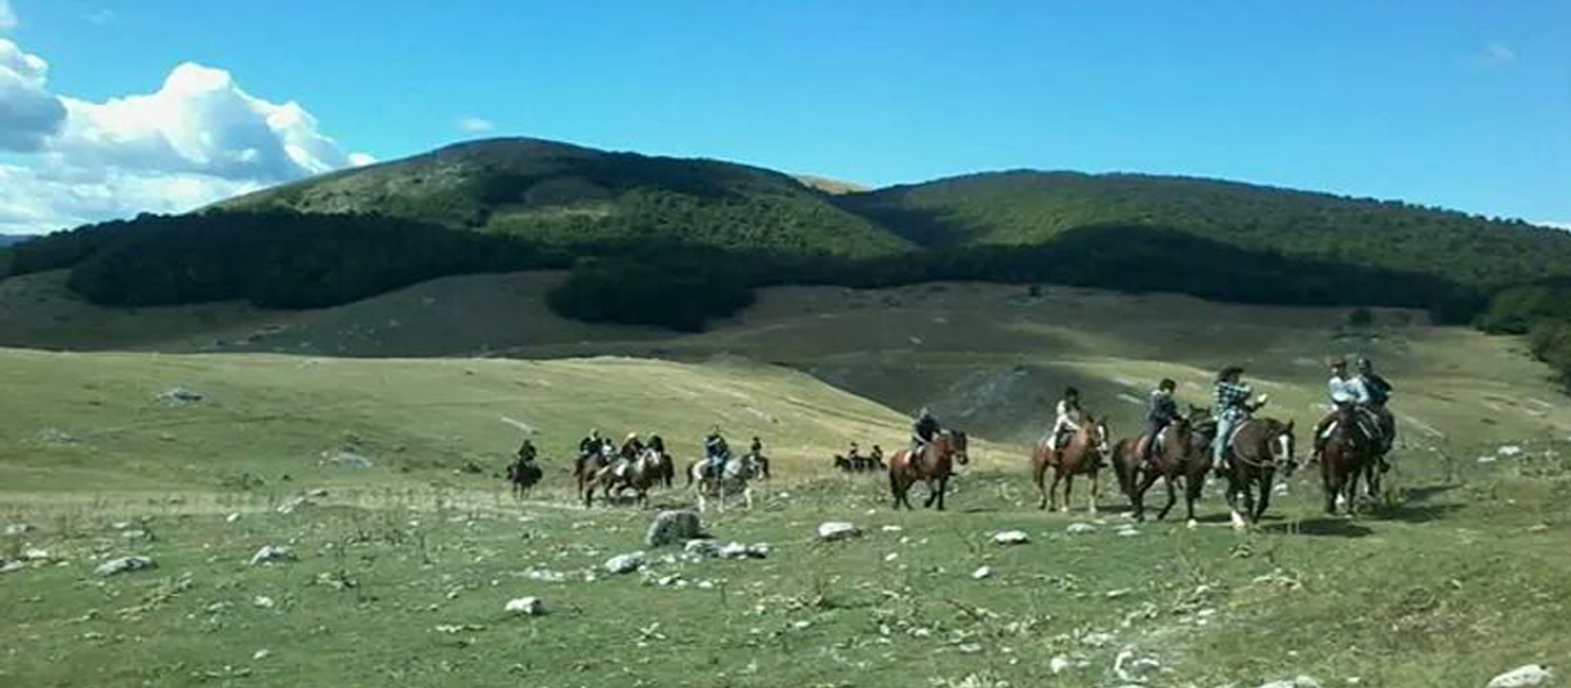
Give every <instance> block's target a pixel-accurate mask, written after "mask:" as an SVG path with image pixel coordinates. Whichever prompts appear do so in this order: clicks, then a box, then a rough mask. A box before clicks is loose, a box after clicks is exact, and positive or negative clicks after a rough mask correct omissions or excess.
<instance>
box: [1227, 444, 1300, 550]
mask: <svg viewBox="0 0 1571 688" xmlns="http://www.w3.org/2000/svg"><path fill="white" fill-rule="evenodd" d="M1217 441H1218V442H1226V441H1227V440H1226V439H1225V438H1217ZM1293 447H1294V438H1293V423H1292V421H1288V422H1286V423H1283V422H1282V421H1279V420H1276V419H1274V418H1251V419H1249V420H1245V421H1243V423H1242V424H1241V425H1240V426H1239V428H1238V430H1237V431H1235V432H1234V433H1233V439H1232V442H1230V443H1229V445H1228V446H1227V447H1226V449H1225V450H1224V451H1226V452H1227V454H1225V455H1229V456H1231V460H1230V461H1229V462H1228V470H1227V505H1228V507H1229V508H1230V509H1232V519H1233V527H1234V528H1239V529H1242V528H1247V527H1248V526H1249V525H1250V524H1254V523H1259V522H1260V517H1261V516H1263V515H1265V512H1266V507H1268V506H1270V504H1271V482H1272V480H1274V479H1275V476H1276V470H1277V469H1278V468H1281V469H1283V471H1284V474H1285V475H1289V476H1291V475H1292V474H1293V469H1295V468H1297V467H1298V461H1297V459H1295V458H1294V456H1293ZM1257 492H1258V496H1257ZM1239 502H1243V509H1244V510H1243V512H1242V513H1240V512H1239Z"/></svg>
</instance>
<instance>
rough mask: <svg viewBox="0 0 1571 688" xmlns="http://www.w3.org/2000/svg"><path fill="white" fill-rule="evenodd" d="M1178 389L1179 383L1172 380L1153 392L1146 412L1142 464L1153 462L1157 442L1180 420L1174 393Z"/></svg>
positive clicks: (1166, 381) (1167, 380)
mask: <svg viewBox="0 0 1571 688" xmlns="http://www.w3.org/2000/svg"><path fill="white" fill-rule="evenodd" d="M1177 389H1178V383H1176V382H1173V381H1172V380H1171V379H1163V380H1162V382H1161V383H1159V384H1158V385H1157V386H1156V389H1154V390H1152V391H1151V404H1150V407H1149V410H1148V411H1147V412H1146V442H1145V445H1143V446H1142V448H1141V450H1140V462H1141V463H1146V462H1149V461H1150V460H1151V455H1152V454H1155V453H1156V445H1157V442H1158V441H1159V440H1160V439H1161V437H1162V431H1163V430H1164V429H1166V428H1167V426H1168V425H1171V424H1172V423H1173V421H1175V420H1178V402H1176V401H1174V400H1173V392H1174V391H1175V390H1177Z"/></svg>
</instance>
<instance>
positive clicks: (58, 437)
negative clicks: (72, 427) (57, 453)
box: [36, 428, 77, 444]
mask: <svg viewBox="0 0 1571 688" xmlns="http://www.w3.org/2000/svg"><path fill="white" fill-rule="evenodd" d="M36 437H38V441H39V442H43V443H44V444H76V442H77V440H76V436H75V435H72V434H71V433H69V432H66V431H64V430H61V429H60V428H44V429H43V430H39V431H38V434H37V435H36Z"/></svg>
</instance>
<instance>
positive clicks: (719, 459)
mask: <svg viewBox="0 0 1571 688" xmlns="http://www.w3.org/2000/svg"><path fill="white" fill-rule="evenodd" d="M729 458H731V448H730V447H729V446H728V445H726V441H725V438H724V437H722V436H721V435H720V426H718V425H716V426H715V427H714V429H712V430H710V432H709V436H708V437H705V438H704V469H703V470H704V475H707V476H709V477H711V478H719V477H721V476H722V475H723V474H724V472H725V464H726V460H727V459H729Z"/></svg>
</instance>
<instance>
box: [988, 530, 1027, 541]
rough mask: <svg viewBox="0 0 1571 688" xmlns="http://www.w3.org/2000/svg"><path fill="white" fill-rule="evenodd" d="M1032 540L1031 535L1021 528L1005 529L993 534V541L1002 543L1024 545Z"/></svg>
mask: <svg viewBox="0 0 1571 688" xmlns="http://www.w3.org/2000/svg"><path fill="white" fill-rule="evenodd" d="M1030 541H1031V536H1029V535H1026V534H1025V531H1021V530H1005V531H1002V532H999V533H995V534H994V535H993V542H995V543H998V544H1000V545H1023V544H1026V543H1028V542H1030Z"/></svg>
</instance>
